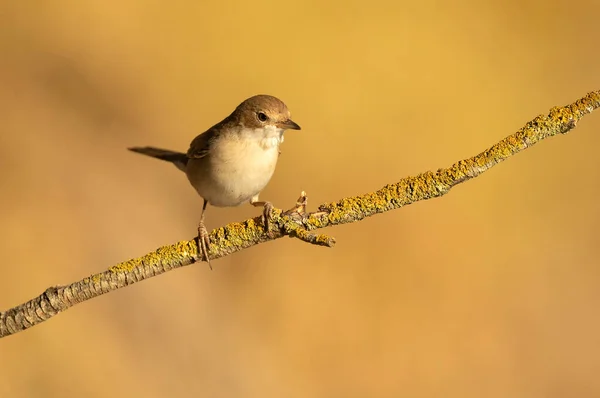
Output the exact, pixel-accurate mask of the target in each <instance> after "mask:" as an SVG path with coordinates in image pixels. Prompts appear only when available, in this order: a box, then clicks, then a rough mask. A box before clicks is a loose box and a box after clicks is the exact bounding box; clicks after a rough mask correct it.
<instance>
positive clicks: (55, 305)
mask: <svg viewBox="0 0 600 398" xmlns="http://www.w3.org/2000/svg"><path fill="white" fill-rule="evenodd" d="M598 107H600V91H594V92H591V93H589V94H588V95H586V96H585V97H583V98H581V99H579V100H578V101H576V102H574V103H573V104H570V105H567V106H564V107H555V108H552V109H551V110H550V112H549V113H548V115H541V116H538V117H536V118H535V119H533V120H532V121H530V122H529V123H527V124H526V125H525V126H524V127H523V128H522V129H521V130H519V131H517V132H516V133H514V134H512V135H510V136H508V137H506V138H504V139H503V140H501V141H500V142H498V143H497V144H495V145H493V146H492V147H491V148H489V149H487V150H485V151H484V152H482V153H480V154H478V155H476V156H474V157H472V158H469V159H465V160H461V161H459V162H457V163H455V164H453V165H452V166H450V167H448V168H445V169H438V170H437V171H435V172H432V171H427V172H425V173H422V174H419V175H417V176H413V177H406V178H403V179H402V180H400V181H399V182H397V183H395V184H390V185H386V186H385V187H383V188H381V189H380V190H378V191H376V192H372V193H367V194H364V195H358V196H354V197H349V198H345V199H342V200H339V201H337V202H333V203H325V204H322V205H321V206H319V208H318V211H316V212H312V213H307V212H306V194H305V193H304V192H303V193H302V195H301V196H300V199H299V200H298V203H297V204H296V206H295V207H294V208H293V209H291V210H288V211H286V212H282V211H281V210H278V209H275V210H273V214H272V217H271V224H272V225H271V226H270V232H269V233H267V232H265V229H264V227H263V225H262V224H261V217H256V218H253V219H249V220H246V221H244V222H240V223H231V224H229V225H226V226H224V227H222V228H218V229H215V230H213V231H212V232H211V234H210V238H211V242H212V244H211V245H210V247H209V257H210V258H211V259H217V258H220V257H224V256H227V255H229V254H231V253H235V252H237V251H240V250H242V249H245V248H247V247H250V246H254V245H257V244H259V243H263V242H267V241H270V240H274V239H278V238H281V237H283V236H286V235H287V236H290V237H296V238H299V239H301V240H303V241H305V242H309V243H312V244H317V245H321V246H329V247H331V246H333V245H334V243H335V240H334V239H333V238H331V237H329V236H327V235H318V234H313V233H311V232H310V231H312V230H315V229H319V228H325V227H328V226H333V225H339V224H346V223H351V222H356V221H360V220H362V219H364V218H366V217H369V216H372V215H374V214H377V213H383V212H386V211H389V210H393V209H397V208H400V207H402V206H405V205H409V204H411V203H414V202H417V201H420V200H426V199H431V198H437V197H440V196H443V195H445V194H446V193H448V191H450V189H451V188H452V187H453V186H455V185H457V184H460V183H462V182H464V181H467V180H470V179H472V178H475V177H477V176H478V175H480V174H481V173H483V172H484V171H486V170H488V169H489V168H491V167H492V166H494V165H496V164H498V163H500V162H501V161H503V160H505V159H508V158H509V157H511V156H513V155H515V154H517V153H519V152H521V151H522V150H524V149H526V148H528V147H530V146H532V145H534V144H536V143H538V142H539V141H541V140H543V139H545V138H548V137H551V136H554V135H557V134H564V133H566V132H568V131H570V130H571V129H573V128H574V127H575V125H576V123H577V122H578V121H579V119H581V118H582V117H583V116H584V115H586V114H588V113H590V112H592V111H593V110H594V109H596V108H598ZM198 251H199V249H198V244H197V241H196V240H190V241H181V242H178V243H175V244H173V245H169V246H163V247H161V248H159V249H157V250H156V251H154V252H152V253H148V254H146V255H145V256H142V257H138V258H134V259H132V260H128V261H125V262H122V263H120V264H117V265H115V266H112V267H110V268H109V269H107V270H105V271H103V272H100V273H98V274H95V275H92V276H90V277H87V278H84V279H82V280H80V281H78V282H74V283H72V284H70V285H67V286H56V287H50V288H48V289H46V291H45V292H44V293H42V294H41V295H40V296H38V297H36V298H33V299H31V300H29V301H28V302H26V303H24V304H21V305H18V306H16V307H14V308H11V309H9V310H7V311H5V312H1V313H0V337H4V336H8V335H10V334H13V333H17V332H19V331H22V330H25V329H27V328H29V327H31V326H34V325H37V324H38V323H41V322H43V321H45V320H46V319H48V318H51V317H53V316H54V315H56V314H58V313H60V312H62V311H64V310H66V309H68V308H70V307H72V306H73V305H75V304H77V303H81V302H82V301H86V300H89V299H91V298H94V297H97V296H99V295H101V294H104V293H108V292H111V291H113V290H116V289H119V288H122V287H125V286H129V285H131V284H133V283H135V282H139V281H142V280H144V279H146V278H150V277H153V276H156V275H159V274H162V273H164V272H167V271H170V270H172V269H175V268H179V267H182V266H185V265H190V264H193V263H195V262H197V261H198V260H199V259H200V258H201V256H200V255H199V253H198Z"/></svg>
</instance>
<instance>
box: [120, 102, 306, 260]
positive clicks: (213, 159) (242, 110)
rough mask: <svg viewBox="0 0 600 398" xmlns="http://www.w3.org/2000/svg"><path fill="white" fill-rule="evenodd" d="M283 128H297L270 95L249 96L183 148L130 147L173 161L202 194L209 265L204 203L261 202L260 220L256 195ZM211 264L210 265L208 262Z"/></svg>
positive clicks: (201, 229) (201, 239) (269, 172)
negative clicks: (172, 149)
mask: <svg viewBox="0 0 600 398" xmlns="http://www.w3.org/2000/svg"><path fill="white" fill-rule="evenodd" d="M287 129H292V130H300V126H299V125H297V124H296V123H294V122H293V121H292V119H291V118H290V111H289V110H288V108H287V106H286V105H285V104H284V103H283V102H282V101H281V100H279V99H278V98H275V97H273V96H270V95H256V96H254V97H250V98H248V99H247V100H245V101H244V102H242V103H241V104H240V105H238V107H237V108H235V110H234V111H233V113H231V115H229V116H227V117H226V118H225V119H223V121H221V122H219V123H217V124H215V125H214V126H213V127H211V128H210V129H208V130H206V131H205V132H204V133H202V134H200V135H199V136H197V137H196V138H194V140H193V141H192V143H191V144H190V148H189V149H188V151H187V153H181V152H174V151H169V150H166V149H159V148H154V147H133V148H128V149H129V150H130V151H133V152H137V153H141V154H144V155H148V156H152V157H154V158H157V159H161V160H165V161H168V162H171V163H173V164H174V165H175V166H176V167H177V168H178V169H179V170H181V171H183V172H184V173H185V174H186V175H187V178H188V180H189V181H190V183H191V184H192V186H193V187H194V188H195V189H196V191H197V192H198V194H199V195H200V196H201V197H202V198H203V199H204V203H203V206H202V214H201V216H200V223H199V224H198V243H199V245H200V246H201V248H202V252H203V253H204V257H205V259H206V261H207V262H208V264H209V266H210V260H209V258H208V250H207V249H208V245H209V244H210V239H209V235H208V231H207V230H206V227H205V226H204V211H205V210H206V206H207V205H208V204H209V203H210V204H211V205H213V206H217V207H231V206H238V205H240V204H242V203H244V202H250V204H252V205H253V206H263V207H264V211H263V222H264V225H265V228H268V215H269V214H270V211H271V209H272V208H273V205H272V204H271V203H270V202H260V201H259V200H258V195H259V194H260V192H261V191H262V190H263V189H264V187H265V186H266V185H267V183H268V182H269V180H270V179H271V177H272V176H273V172H274V171H275V166H276V165H277V159H278V157H279V145H280V144H281V143H282V142H283V133H284V131H285V130H287ZM211 269H212V266H211Z"/></svg>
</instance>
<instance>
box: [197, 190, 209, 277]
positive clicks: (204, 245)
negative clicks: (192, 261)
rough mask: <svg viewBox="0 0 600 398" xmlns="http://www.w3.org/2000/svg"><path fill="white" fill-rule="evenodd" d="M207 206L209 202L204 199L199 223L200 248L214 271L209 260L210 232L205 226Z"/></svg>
mask: <svg viewBox="0 0 600 398" xmlns="http://www.w3.org/2000/svg"><path fill="white" fill-rule="evenodd" d="M206 205H208V201H207V200H206V199H204V204H203V205H202V214H201V215H200V222H199V223H198V246H200V249H201V250H202V255H203V256H204V259H205V260H206V262H207V263H208V266H209V267H210V269H211V270H212V265H211V264H210V259H209V258H208V245H210V238H209V236H208V231H207V230H206V227H205V226H204V211H205V210H206Z"/></svg>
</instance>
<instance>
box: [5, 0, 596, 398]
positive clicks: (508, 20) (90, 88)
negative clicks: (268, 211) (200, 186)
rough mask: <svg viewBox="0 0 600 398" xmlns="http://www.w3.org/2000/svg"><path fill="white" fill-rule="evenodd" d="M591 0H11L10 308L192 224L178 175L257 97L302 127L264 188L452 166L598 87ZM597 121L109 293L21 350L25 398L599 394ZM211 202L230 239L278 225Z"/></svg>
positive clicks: (11, 378)
mask: <svg viewBox="0 0 600 398" xmlns="http://www.w3.org/2000/svg"><path fill="white" fill-rule="evenodd" d="M599 13H600V3H599V2H597V1H595V0H583V1H580V2H577V5H576V6H574V5H573V3H572V2H571V1H567V0H557V1H552V0H543V1H542V0H518V1H517V0H511V1H477V0H463V1H460V0H459V1H453V2H437V1H422V2H416V1H391V0H390V1H370V2H368V3H365V2H359V1H353V0H350V1H348V0H345V1H331V2H321V1H310V0H305V1H302V2H300V1H298V2H290V3H282V2H275V1H262V0H259V1H253V2H241V1H240V2H194V1H179V0H172V1H163V2H161V1H147V0H144V1H142V0H122V1H120V2H106V1H100V0H87V1H68V0H63V1H54V0H53V1H34V0H20V1H10V0H4V1H3V2H2V4H1V5H0V50H1V54H2V56H1V57H0V87H1V89H0V118H1V123H0V144H1V145H0V186H1V188H2V189H1V193H2V195H1V196H0V219H1V220H2V222H1V223H0V251H1V252H2V261H1V262H0V309H1V310H5V309H8V308H10V307H12V306H14V305H17V304H20V303H22V302H24V301H26V300H28V299H30V298H32V297H34V296H37V295H38V294H40V293H41V292H42V291H43V290H44V289H46V288H47V287H49V286H52V285H57V284H66V283H70V282H73V281H76V280H79V279H81V278H83V277H85V276H88V275H90V274H92V273H95V272H98V271H101V270H103V269H106V268H107V267H109V266H111V265H113V264H115V263H117V262H119V261H122V260H126V259H128V258H131V257H136V256H139V255H142V254H145V253H147V252H149V251H151V250H154V249H155V248H157V247H159V246H161V245H164V244H169V243H174V242H177V241H179V240H183V239H190V238H192V237H193V236H194V235H195V232H196V225H197V221H198V218H199V215H200V209H201V200H200V198H199V197H197V196H196V194H195V192H194V190H193V189H192V188H191V187H190V186H189V184H188V182H187V180H186V178H185V177H184V175H183V174H181V173H180V172H179V171H177V170H176V169H175V168H174V167H172V166H170V165H168V164H166V163H163V162H160V161H157V160H153V159H150V158H145V157H142V156H139V155H136V154H132V153H129V152H128V151H126V150H125V148H126V147H127V146H133V145H154V146H159V147H164V148H170V149H178V150H182V151H185V150H186V149H187V148H188V145H189V142H190V141H191V139H192V138H193V137H194V136H195V135H196V134H198V133H200V132H202V131H204V130H205V129H207V128H208V127H210V126H211V125H213V124H214V123H216V122H217V121H219V120H221V119H222V118H223V117H225V116H227V115H228V114H229V113H230V112H231V111H232V110H233V109H234V107H235V106H237V105H238V103H239V102H241V101H242V100H244V99H245V98H247V97H249V96H251V95H254V94H258V93H268V94H272V95H275V96H277V97H279V98H281V99H282V100H283V101H285V102H286V103H287V105H288V106H289V108H290V109H291V111H292V115H293V118H294V120H295V121H297V122H298V123H299V124H300V125H301V126H302V131H300V132H295V131H289V132H288V133H287V135H286V140H285V143H284V144H283V146H282V152H283V153H282V155H281V157H280V163H279V167H278V169H277V171H276V173H275V176H274V177H273V179H272V180H271V182H270V184H269V185H268V187H267V189H266V190H265V191H264V192H263V194H262V195H261V198H263V199H268V200H270V201H272V202H273V203H274V204H275V205H276V206H278V207H280V208H289V207H291V206H292V205H293V204H294V202H295V200H296V199H297V197H298V195H299V193H300V191H302V190H305V191H307V193H308V195H309V209H311V210H314V209H316V206H317V205H318V204H319V203H322V202H326V201H334V200H338V199H340V198H342V197H345V196H349V195H355V194H360V193H364V192H369V191H373V190H376V189H378V188H380V187H381V186H383V185H385V184H387V183H391V182H396V181H398V180H399V179H400V178H402V177H404V176H407V175H413V174H417V173H420V172H422V171H425V170H431V169H436V168H438V167H445V166H448V165H450V164H452V163H453V162H455V161H457V160H459V159H463V158H466V157H469V156H472V155H475V154H476V153H479V152H480V151H482V150H484V149H485V148H487V147H489V146H490V145H492V144H494V143H495V142H497V141H498V140H500V139H501V138H503V137H505V136H506V135H508V134H511V133H513V132H514V131H516V130H517V129H519V128H520V127H521V126H523V125H524V124H525V123H526V122H527V121H529V120H530V119H532V118H533V117H535V116H536V115H538V114H540V113H546V112H547V111H548V110H549V108H551V107H552V106H556V105H564V104H567V103H570V102H572V101H574V100H576V99H577V98H579V97H581V96H583V95H585V94H586V93H587V92H588V91H591V90H597V89H600V74H599V73H598V70H599V69H598V63H599V61H600V55H599V53H598V51H597V50H596V49H597V46H598V43H597V39H598V37H599V35H600V24H598V17H597V16H598V15H599ZM598 145H600V113H595V114H592V115H589V116H587V117H586V118H585V119H584V120H583V121H582V122H581V123H580V124H579V126H578V128H577V129H576V130H574V131H573V132H571V133H570V134H568V135H566V136H561V137H557V138H553V139H550V140H547V141H545V142H542V143H541V144H540V145H538V146H536V147H535V148H532V149H530V150H527V151H526V152H524V153H523V154H520V155H518V156H516V157H514V158H512V159H510V160H509V161H507V162H505V163H503V164H501V165H499V166H497V167H494V168H493V169H492V170H490V171H489V172H487V173H485V174H484V175H483V176H482V177H480V178H478V179H476V180H473V181H470V182H468V183H465V184H463V185H460V186H458V187H456V188H455V189H454V190H452V192H451V193H450V194H449V195H447V196H445V197H443V198H441V199H436V200H432V201H428V202H420V203H417V204H415V205H412V206H409V207H406V208H404V209H402V210H398V211H394V212H390V213H386V214H385V215H380V216H376V217H372V218H370V219H367V220H364V221H363V222H360V223H358V224H354V225H345V226H340V227H336V228H333V229H330V230H327V231H326V232H327V233H329V234H331V235H333V236H335V237H336V238H337V240H338V244H337V246H336V247H335V248H334V249H326V248H320V247H315V246H310V245H307V244H304V243H301V242H299V241H296V240H291V239H283V240H279V241H277V242H271V243H267V244H264V245H260V246H257V247H253V248H251V249H249V250H246V251H243V252H241V253H237V254H234V255H232V256H229V257H227V258H225V259H221V260H218V261H215V262H214V263H213V265H214V267H215V270H214V271H212V272H210V271H209V269H208V266H206V265H205V264H197V265H194V266H191V267H185V268H183V269H180V270H177V271H175V272H170V273H168V274H165V275H162V276H160V277H157V278H152V279H150V280H148V281H145V282H144V283H140V284H136V285H134V286H131V287H128V288H126V289H122V290H119V291H117V292H113V293H111V294H108V295H105V296H102V297H99V298H96V299H94V300H91V301H88V302H86V303H83V304H81V305H78V306H76V307H74V308H72V309H70V310H69V311H67V312H65V313H64V314H61V315H59V316H57V317H56V318H53V319H51V320H50V321H48V322H46V323H43V324H41V325H39V326H36V327H35V328H33V329H30V330H28V331H25V332H23V333H19V334H17V335H14V336H11V337H8V338H6V339H2V340H1V341H0V395H1V396H3V397H79V396H86V397H128V396H144V397H190V396H208V397H263V398H264V397H398V396H401V395H402V396H411V397H440V396H444V397H481V396H485V397H563V396H577V397H593V396H599V395H600V379H599V378H598V372H599V371H600V320H599V318H598V308H599V305H600V290H599V289H598V288H597V287H598V285H599V284H600V267H599V266H598V265H599V264H598V262H599V260H598V258H600V245H599V244H598V243H599V240H598V235H597V233H598V232H597V231H598V223H599V221H600V210H599V207H598V195H599V194H600V158H598V156H597V149H596V148H597V147H598ZM259 213H260V211H259V210H257V209H254V208H252V207H251V206H241V207H239V208H234V209H218V208H209V211H208V213H207V226H208V228H209V229H211V228H213V227H217V226H221V225H224V224H226V223H228V222H232V221H239V220H244V219H247V218H249V217H253V216H256V215H258V214H259Z"/></svg>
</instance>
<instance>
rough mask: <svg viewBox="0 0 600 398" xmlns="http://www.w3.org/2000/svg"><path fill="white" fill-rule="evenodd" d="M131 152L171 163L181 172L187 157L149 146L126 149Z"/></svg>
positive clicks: (185, 164)
mask: <svg viewBox="0 0 600 398" xmlns="http://www.w3.org/2000/svg"><path fill="white" fill-rule="evenodd" d="M127 149H129V150H130V151H132V152H137V153H141V154H143V155H148V156H151V157H153V158H157V159H160V160H164V161H167V162H171V163H173V164H174V165H175V167H177V168H178V169H179V170H181V171H185V168H186V166H187V162H188V157H187V155H186V154H185V153H181V152H175V151H169V150H168V149H160V148H154V147H151V146H145V147H132V148H127Z"/></svg>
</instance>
